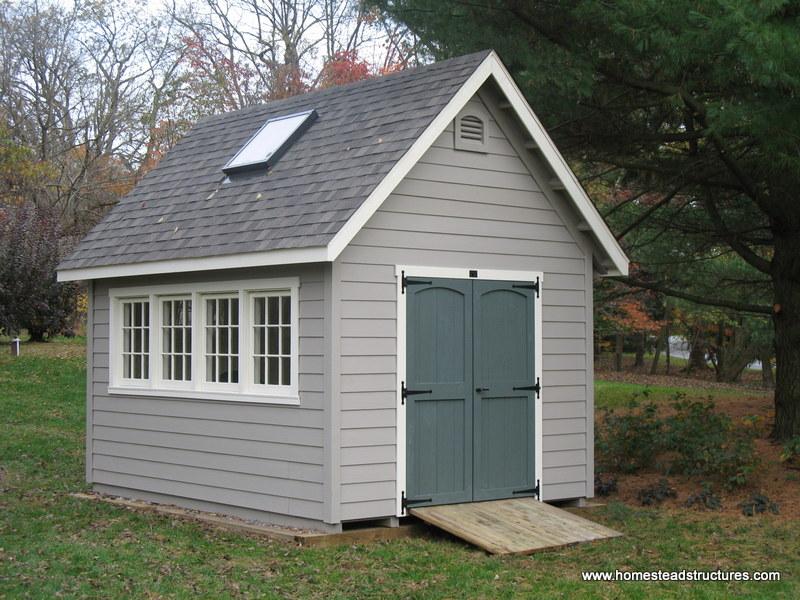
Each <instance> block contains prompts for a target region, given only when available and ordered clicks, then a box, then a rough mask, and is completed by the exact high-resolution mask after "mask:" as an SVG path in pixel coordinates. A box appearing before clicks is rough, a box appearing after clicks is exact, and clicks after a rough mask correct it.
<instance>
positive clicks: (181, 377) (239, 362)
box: [109, 278, 299, 404]
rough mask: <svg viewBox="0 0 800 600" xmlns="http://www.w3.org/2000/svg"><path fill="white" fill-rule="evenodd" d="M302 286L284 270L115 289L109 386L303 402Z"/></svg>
mask: <svg viewBox="0 0 800 600" xmlns="http://www.w3.org/2000/svg"><path fill="white" fill-rule="evenodd" d="M187 288H188V289H187ZM298 288H299V282H298V280H297V279H296V278H286V279H279V280H261V281H241V282H223V283H216V282H215V283H208V284H196V285H189V286H187V285H163V286H154V287H148V288H120V289H113V290H111V321H110V324H111V328H110V339H109V343H110V347H111V349H112V352H111V356H110V362H109V369H110V373H109V393H112V394H138V395H150V396H166V397H183V398H200V399H209V400H243V401H249V402H270V403H281V404H298V403H299V397H298V386H297V372H298V364H297V361H298V359H297V346H298V344H297V340H298V327H297V324H298V314H297V312H298V311H297V306H298V300H297V293H298ZM151 319H152V320H153V323H154V325H153V327H151V326H150V322H151ZM151 359H152V366H151Z"/></svg>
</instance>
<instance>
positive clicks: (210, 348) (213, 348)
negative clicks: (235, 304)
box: [206, 327, 217, 354]
mask: <svg viewBox="0 0 800 600" xmlns="http://www.w3.org/2000/svg"><path fill="white" fill-rule="evenodd" d="M215 332H216V330H215V329H214V328H213V327H206V353H207V354H216V353H217V336H216V333H215Z"/></svg>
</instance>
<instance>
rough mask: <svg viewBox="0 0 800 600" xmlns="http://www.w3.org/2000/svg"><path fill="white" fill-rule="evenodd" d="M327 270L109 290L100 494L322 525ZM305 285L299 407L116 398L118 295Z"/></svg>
mask: <svg viewBox="0 0 800 600" xmlns="http://www.w3.org/2000/svg"><path fill="white" fill-rule="evenodd" d="M326 269H328V270H329V267H326V266H323V265H305V266H301V267H291V268H288V267H287V268H280V269H277V268H275V269H260V270H255V269H251V270H243V271H228V272H213V273H204V274H199V275H198V274H195V275H191V274H186V275H180V276H169V277H150V278H131V279H125V280H121V279H120V280H102V281H96V282H95V283H94V286H93V288H94V293H93V299H92V303H91V319H90V323H91V340H92V343H91V345H90V347H91V348H92V357H91V364H92V365H93V366H92V368H91V370H90V376H89V378H90V380H91V387H90V390H91V392H90V395H89V399H88V406H89V408H90V415H89V420H88V423H89V428H88V440H87V444H88V449H87V454H88V457H87V458H88V460H87V478H88V479H89V480H90V481H92V482H94V483H95V485H97V486H98V488H100V489H106V488H108V487H109V486H110V487H112V488H119V489H127V490H134V491H141V492H142V493H143V494H142V495H143V496H144V495H145V494H144V493H145V492H147V493H150V494H158V495H162V496H167V497H177V498H187V499H189V498H191V499H193V500H195V501H204V502H207V503H213V504H214V505H222V506H230V507H238V508H241V509H250V510H251V511H258V512H259V513H262V512H263V513H274V514H278V515H290V516H293V517H298V518H302V519H312V520H323V519H324V516H325V506H324V504H325V502H324V493H323V485H324V481H325V477H324V460H323V458H324V454H325V452H324V434H325V423H326V417H325V411H324V405H325V394H324V367H323V365H324V362H325V360H324V356H325V347H326V344H325V339H324V332H325V327H324V317H325V293H324V290H325V286H324V277H325V270H326ZM287 275H299V276H300V291H299V306H300V312H299V327H300V330H299V354H300V357H299V388H300V406H277V405H273V406H270V405H262V404H252V403H251V404H247V403H237V402H221V401H209V400H191V399H174V398H153V397H135V396H118V395H109V394H108V393H107V390H108V362H109V360H108V359H109V356H108V329H109V296H108V293H109V289H110V288H116V287H124V286H125V285H131V286H141V285H148V284H157V283H179V282H184V281H185V282H187V283H189V282H194V281H198V280H199V281H212V280H234V279H247V278H255V277H258V278H268V277H283V276H287Z"/></svg>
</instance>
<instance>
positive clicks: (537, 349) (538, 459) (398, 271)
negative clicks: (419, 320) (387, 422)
mask: <svg viewBox="0 0 800 600" xmlns="http://www.w3.org/2000/svg"><path fill="white" fill-rule="evenodd" d="M403 274H405V275H406V276H407V277H435V278H442V279H488V280H495V281H536V280H537V279H538V280H539V294H538V295H536V296H534V324H533V326H534V359H533V360H534V366H533V369H534V372H533V376H534V377H535V378H538V379H539V381H540V382H541V386H542V387H541V392H540V394H539V395H538V397H536V398H535V399H534V412H535V416H534V428H535V430H534V443H533V445H534V462H535V466H534V470H535V474H534V477H535V478H536V480H537V481H539V484H540V486H541V487H540V491H539V501H540V502H541V501H542V498H543V497H544V486H545V481H544V476H543V472H544V470H543V467H542V407H543V404H542V402H543V401H542V398H543V397H544V395H545V394H546V387H545V381H544V376H543V374H542V295H543V294H544V293H545V289H544V272H542V271H507V270H500V269H477V273H475V272H474V270H472V269H459V268H451V267H427V266H420V265H395V278H396V298H397V382H396V385H397V387H396V389H397V395H396V405H395V406H396V408H397V411H396V413H395V418H396V421H395V422H396V432H397V437H396V438H395V444H396V447H397V454H396V462H397V480H396V482H395V483H396V487H395V515H396V516H398V517H405V516H407V515H406V513H405V511H404V509H403V503H402V494H403V492H404V491H405V490H406V472H407V471H406V469H407V466H406V408H407V407H406V404H405V402H404V401H403V397H402V394H401V388H402V382H403V381H406V296H405V294H404V293H403V280H402V278H403Z"/></svg>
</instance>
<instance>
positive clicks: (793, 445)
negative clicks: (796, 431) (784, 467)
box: [781, 435, 800, 465]
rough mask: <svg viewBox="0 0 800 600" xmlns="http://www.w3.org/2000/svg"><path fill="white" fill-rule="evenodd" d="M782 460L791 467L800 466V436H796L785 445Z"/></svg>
mask: <svg viewBox="0 0 800 600" xmlns="http://www.w3.org/2000/svg"><path fill="white" fill-rule="evenodd" d="M781 460H782V461H783V462H785V463H789V464H790V465H800V435H796V436H794V437H793V438H791V439H790V440H787V441H786V442H785V443H784V444H783V450H782V451H781Z"/></svg>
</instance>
